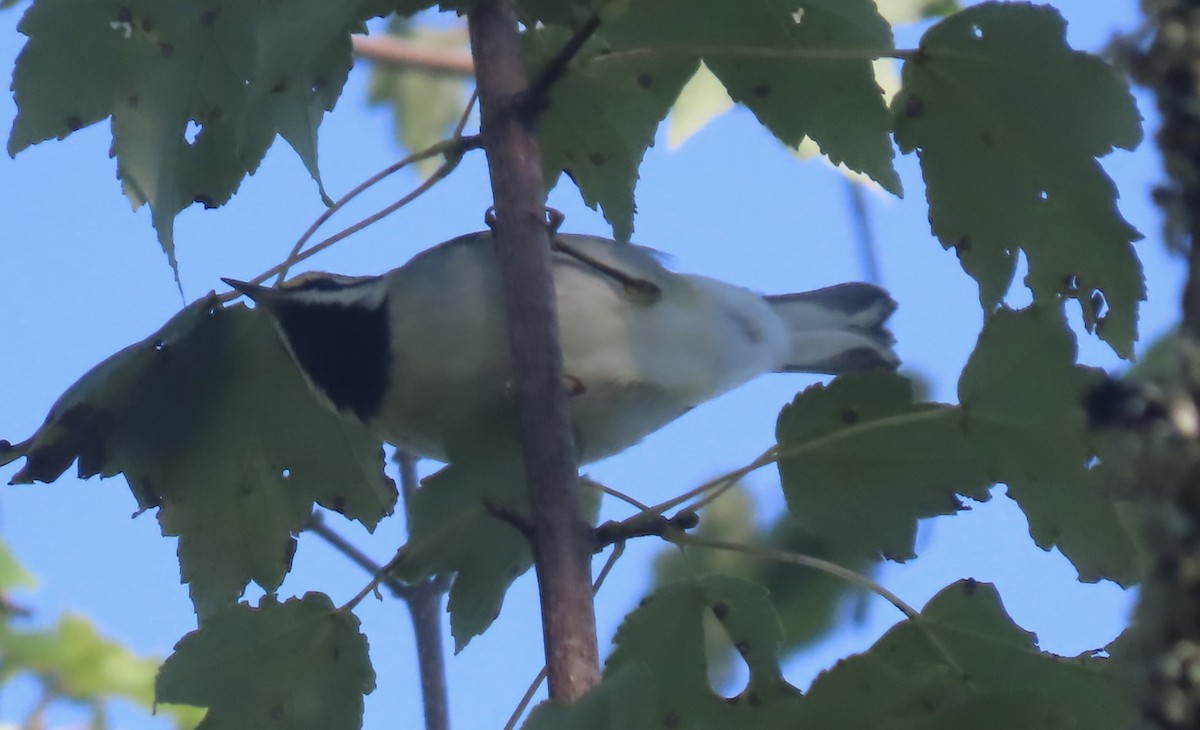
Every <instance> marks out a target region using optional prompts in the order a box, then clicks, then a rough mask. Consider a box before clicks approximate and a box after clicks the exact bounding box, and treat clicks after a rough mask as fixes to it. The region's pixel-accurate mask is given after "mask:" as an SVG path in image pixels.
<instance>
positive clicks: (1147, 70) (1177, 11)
mask: <svg viewBox="0 0 1200 730" xmlns="http://www.w3.org/2000/svg"><path fill="white" fill-rule="evenodd" d="M1143 7H1145V8H1146V10H1147V13H1148V15H1149V19H1150V21H1151V23H1152V24H1153V30H1154V38H1153V41H1152V42H1151V44H1150V46H1149V48H1148V49H1146V50H1145V52H1144V53H1140V54H1139V55H1136V57H1135V59H1134V64H1133V65H1134V72H1135V75H1136V76H1137V77H1138V80H1139V81H1140V82H1141V83H1143V84H1145V85H1147V86H1149V87H1151V88H1152V90H1153V91H1154V94H1155V97H1156V100H1157V103H1158V109H1159V112H1160V113H1161V114H1162V127H1161V128H1160V130H1159V132H1158V135H1157V141H1158V144H1159V147H1160V149H1161V151H1162V155H1163V162H1164V167H1165V169H1166V172H1167V176H1168V180H1167V182H1166V184H1165V185H1164V186H1163V187H1162V188H1160V189H1159V190H1158V191H1156V197H1157V198H1158V200H1159V202H1160V204H1162V206H1163V209H1164V213H1165V219H1166V221H1165V230H1166V233H1167V241H1168V243H1169V244H1170V245H1172V247H1175V248H1180V249H1183V250H1187V251H1188V252H1189V253H1188V276H1187V283H1186V284H1185V288H1184V294H1183V302H1182V305H1183V312H1182V317H1181V320H1182V326H1181V328H1180V340H1181V347H1180V350H1179V352H1180V362H1179V364H1178V371H1177V372H1176V373H1174V375H1173V380H1171V381H1169V382H1163V383H1160V384H1158V385H1159V388H1160V392H1155V393H1150V392H1143V393H1141V394H1140V396H1142V397H1145V398H1147V399H1149V400H1150V402H1151V403H1153V404H1155V405H1154V407H1153V408H1150V407H1149V406H1148V407H1147V411H1146V412H1147V413H1153V414H1155V416H1156V417H1146V418H1144V420H1143V422H1142V423H1140V424H1139V425H1140V431H1139V432H1138V433H1137V434H1136V438H1137V443H1138V446H1137V453H1138V454H1139V459H1138V464H1137V474H1138V477H1137V479H1138V484H1137V487H1138V490H1139V492H1140V493H1141V494H1140V496H1141V497H1142V498H1143V499H1142V507H1143V509H1144V517H1145V527H1146V529H1145V535H1146V542H1147V544H1148V546H1149V547H1150V549H1151V551H1152V553H1153V557H1154V560H1153V565H1152V567H1151V570H1150V573H1149V574H1148V575H1147V576H1146V580H1145V582H1144V584H1143V587H1142V598H1141V601H1140V602H1139V605H1138V608H1137V612H1136V614H1135V615H1134V626H1135V631H1136V633H1135V635H1134V648H1133V651H1132V653H1131V659H1132V666H1133V668H1134V671H1135V673H1136V679H1137V682H1138V690H1139V695H1140V696H1139V702H1140V705H1141V716H1142V719H1143V723H1144V725H1145V726H1147V727H1152V728H1162V729H1168V728H1169V729H1171V730H1184V729H1185V728H1188V729H1191V728H1196V727H1200V443H1198V441H1197V437H1198V435H1200V434H1198V433H1197V422H1196V417H1197V410H1196V403H1197V399H1198V398H1200V356H1198V353H1200V2H1197V1H1196V0H1159V1H1158V2H1154V3H1143Z"/></svg>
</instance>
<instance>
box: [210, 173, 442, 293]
mask: <svg viewBox="0 0 1200 730" xmlns="http://www.w3.org/2000/svg"><path fill="white" fill-rule="evenodd" d="M460 160H461V158H459V157H455V158H452V159H448V160H446V161H445V162H443V163H442V164H441V166H440V167H439V168H438V169H437V170H435V171H434V173H433V174H432V175H430V176H429V177H428V178H427V179H426V180H425V181H424V182H422V183H421V184H420V185H418V186H417V187H416V188H414V189H413V190H412V192H410V193H409V194H408V195H405V196H404V197H403V198H401V199H400V200H397V201H396V202H395V203H392V204H391V205H389V206H387V207H386V208H382V209H380V210H379V211H377V212H376V213H374V214H372V215H370V216H367V217H366V218H364V219H362V220H360V221H359V222H358V223H355V224H354V225H352V226H350V227H349V228H344V229H342V230H341V231H338V232H337V233H335V234H333V235H332V236H330V237H329V238H326V239H325V240H323V241H321V242H320V243H318V244H316V245H315V246H312V247H311V248H308V249H305V250H304V251H301V252H300V253H298V254H296V255H295V256H292V257H290V258H289V260H287V261H284V262H282V263H280V264H277V265H275V266H272V267H271V268H269V269H267V270H266V271H264V272H263V273H261V274H259V275H258V276H256V277H254V278H253V279H251V280H250V283H251V284H261V283H262V282H264V281H266V280H267V279H269V278H271V277H272V276H275V275H276V274H279V273H281V272H284V271H286V270H287V269H288V268H290V267H291V266H294V265H295V264H298V263H300V262H301V261H304V260H306V259H309V258H312V257H313V256H316V255H317V254H319V253H321V252H322V251H324V250H325V249H327V248H329V247H330V246H332V245H333V244H335V243H337V242H338V241H341V240H342V239H343V238H346V237H348V236H352V235H354V234H355V233H358V232H359V231H361V230H363V229H364V228H366V227H368V226H370V225H373V224H375V223H378V222H379V221H380V220H382V219H384V218H386V217H388V216H389V215H391V214H392V213H395V212H396V211H397V210H399V209H401V208H403V207H404V206H406V205H408V204H409V203H411V202H412V201H413V200H415V199H416V198H417V197H419V196H421V195H423V194H424V193H425V192H426V191H428V190H429V189H430V188H431V187H433V186H434V185H436V184H437V183H438V182H439V181H440V180H441V179H442V178H444V177H446V176H447V175H449V174H450V173H451V172H452V171H453V170H454V168H455V167H457V166H458V163H459V161H460ZM239 296H241V293H240V292H238V291H230V292H225V293H224V294H221V295H218V296H217V301H218V302H220V303H222V304H224V303H226V302H229V301H232V300H234V299H237V298H238V297H239Z"/></svg>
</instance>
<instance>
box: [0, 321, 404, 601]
mask: <svg viewBox="0 0 1200 730" xmlns="http://www.w3.org/2000/svg"><path fill="white" fill-rule="evenodd" d="M6 447H7V448H6ZM21 456H24V457H26V463H25V465H24V467H23V468H22V469H21V470H20V471H19V472H17V474H16V475H14V476H13V482H14V483H30V482H33V481H43V482H49V481H53V480H55V479H57V478H58V477H59V475H61V474H62V473H63V472H64V471H65V470H66V469H67V467H69V466H70V465H71V463H72V462H74V461H75V460H76V459H77V458H78V460H79V474H80V476H81V477H85V478H86V477H90V476H92V475H95V474H100V475H101V476H105V477H107V476H113V475H115V474H118V473H122V472H123V473H124V474H125V476H126V479H127V480H128V482H129V486H130V489H131V490H132V491H133V494H134V496H135V497H136V498H137V500H138V504H139V505H140V506H141V508H142V509H150V508H152V507H158V508H159V511H158V520H159V523H160V525H161V526H162V531H163V534H164V535H178V536H179V560H180V568H181V571H182V575H183V579H184V580H185V581H187V582H188V583H189V586H190V590H191V595H192V601H193V602H194V603H195V605H196V610H197V613H199V614H200V615H201V616H205V615H207V614H209V613H211V612H212V611H213V610H215V609H216V608H218V607H220V606H222V605H224V604H228V603H230V602H232V601H234V600H236V599H237V597H238V596H239V595H241V592H242V589H243V588H244V587H245V586H246V584H247V582H248V581H250V580H254V581H255V582H257V583H258V584H259V585H261V586H262V587H263V588H264V589H266V590H267V591H273V590H275V588H277V587H278V586H279V584H280V582H281V581H282V580H283V577H284V575H285V574H286V573H287V571H288V569H289V568H290V566H291V557H292V553H293V551H294V549H295V537H294V536H295V534H296V533H297V532H299V530H300V528H301V526H302V525H303V524H304V522H305V521H306V520H307V519H308V516H309V514H310V513H311V512H312V508H313V502H314V501H315V502H318V503H320V504H321V505H323V506H325V507H328V508H330V509H335V510H337V511H339V512H341V513H342V514H344V515H346V516H347V517H349V518H351V519H356V520H358V521H360V522H362V523H363V524H364V525H365V526H366V527H367V528H368V529H374V527H375V524H376V523H377V522H378V521H379V519H380V518H381V517H383V516H385V515H388V514H390V513H391V510H392V506H393V505H394V504H395V501H396V489H395V485H394V484H392V482H391V480H389V479H388V478H387V477H386V476H384V474H383V471H382V467H383V459H382V456H383V451H382V448H381V445H380V443H379V441H378V440H376V439H374V438H372V437H371V436H370V435H368V433H367V432H366V430H365V429H364V428H363V427H362V426H359V425H356V424H353V423H351V422H349V421H346V420H344V419H342V418H340V417H338V416H337V415H335V414H334V413H333V412H332V411H331V410H329V409H328V408H326V407H325V406H324V405H323V404H321V403H320V402H318V401H317V399H316V398H315V397H314V396H313V395H312V393H311V391H310V390H309V389H308V387H307V385H306V384H305V382H304V380H303V377H302V376H301V375H300V373H299V371H298V370H297V369H296V366H295V363H294V362H293V361H292V359H291V357H290V356H289V355H288V354H287V352H286V351H285V350H284V347H283V345H282V343H281V342H280V341H279V338H278V335H277V334H276V331H275V328H274V326H273V325H272V324H271V321H270V319H269V318H268V317H267V316H266V315H264V314H260V313H259V312H258V311H257V310H255V311H251V310H249V309H247V308H245V307H244V306H241V305H237V306H233V307H228V308H223V309H222V308H219V307H217V306H216V305H215V304H214V302H213V301H212V300H201V301H199V302H196V303H195V304H192V305H191V306H189V307H187V308H186V309H184V310H183V311H182V312H180V313H179V314H178V315H176V316H175V317H174V318H173V319H172V320H171V321H170V322H168V323H167V324H166V325H165V326H164V327H163V328H162V329H161V330H159V331H158V332H157V333H155V334H153V335H151V336H150V337H149V338H147V339H146V340H144V341H142V342H140V343H137V344H135V345H132V346H130V347H128V348H126V349H124V350H122V351H121V352H119V353H117V354H116V355H114V356H112V357H110V358H109V359H108V360H105V361H104V362H102V363H100V364H99V365H98V366H96V367H95V368H93V369H92V370H91V371H90V372H89V373H87V374H86V375H84V376H83V377H82V378H80V380H79V381H78V382H77V383H76V384H75V385H73V386H71V388H70V389H68V390H67V392H66V393H64V394H63V396H62V397H61V398H59V400H58V402H57V403H55V405H54V407H53V408H52V409H51V412H50V415H49V416H48V417H47V420H46V423H45V424H43V425H42V427H41V428H39V429H38V431H37V433H36V434H34V436H33V437H32V438H31V439H30V440H29V441H27V442H25V443H23V444H18V445H17V446H9V445H8V444H7V443H6V442H0V465H2V464H6V463H8V462H11V461H13V460H15V459H17V458H18V457H21Z"/></svg>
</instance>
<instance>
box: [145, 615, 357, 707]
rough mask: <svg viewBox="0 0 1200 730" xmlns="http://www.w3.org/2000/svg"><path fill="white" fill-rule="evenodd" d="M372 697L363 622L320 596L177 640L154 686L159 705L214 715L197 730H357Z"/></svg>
mask: <svg viewBox="0 0 1200 730" xmlns="http://www.w3.org/2000/svg"><path fill="white" fill-rule="evenodd" d="M374 689H375V672H374V670H373V669H372V668H371V660H370V658H369V657H368V656H367V637H365V636H363V634H362V633H361V631H360V630H359V622H358V619H357V618H356V617H355V616H354V614H352V613H350V612H348V611H341V610H338V609H337V608H335V607H334V605H333V602H332V601H330V600H329V597H328V596H326V595H324V594H321V593H307V594H305V596H304V597H303V598H292V599H289V600H288V601H286V602H285V603H278V602H277V601H276V600H275V599H274V598H272V597H271V596H265V597H264V598H263V599H262V601H260V603H259V605H258V607H257V608H252V607H251V606H248V605H246V604H244V603H239V604H236V605H233V606H227V607H225V608H224V609H222V610H221V611H220V612H218V613H216V614H214V615H213V616H211V617H209V618H208V619H207V620H206V621H204V622H203V623H202V624H201V625H200V628H199V629H197V630H196V631H193V632H192V633H190V634H188V635H187V636H185V637H183V638H182V639H180V641H179V643H178V644H176V645H175V653H174V654H172V655H171V656H170V657H168V658H167V661H166V662H164V663H163V665H162V669H161V670H160V671H159V674H158V681H157V683H156V686H155V690H156V698H157V700H158V701H159V702H175V703H179V704H185V705H195V706H198V707H207V708H208V714H207V715H206V716H205V718H204V721H203V722H202V723H200V730H215V729H216V728H261V727H267V726H270V727H277V728H281V729H288V730H310V729H311V730H318V729H319V730H342V729H344V730H358V728H359V727H361V726H362V713H363V695H365V694H369V693H370V692H371V691H373V690H374Z"/></svg>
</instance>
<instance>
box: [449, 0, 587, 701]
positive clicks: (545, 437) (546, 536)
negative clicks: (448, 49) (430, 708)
mask: <svg viewBox="0 0 1200 730" xmlns="http://www.w3.org/2000/svg"><path fill="white" fill-rule="evenodd" d="M469 26H470V35H471V52H472V55H473V56H474V59H475V68H476V79H477V83H478V88H479V108H480V117H481V120H482V124H481V134H482V137H483V141H484V148H485V150H486V152H487V158H488V168H489V170H490V174H491V180H492V194H493V198H494V200H495V211H496V223H495V227H494V229H495V234H496V255H497V259H498V261H499V264H500V272H501V276H502V279H503V284H504V300H505V301H504V308H505V314H506V315H507V319H508V328H509V341H510V345H511V347H510V350H511V354H512V363H513V371H514V377H515V386H516V396H517V408H518V421H519V425H520V434H521V444H522V450H523V456H524V461H525V473H526V476H527V478H528V481H529V493H530V503H531V507H532V517H533V534H532V536H531V538H532V542H533V556H534V562H535V565H536V568H537V576H538V588H539V592H540V595H541V607H542V633H543V639H544V641H545V645H546V666H547V674H548V677H549V683H550V696H551V697H554V698H557V699H563V700H574V699H577V698H579V697H580V696H582V695H583V694H584V693H586V692H587V690H588V689H590V688H591V687H592V686H594V685H595V684H596V683H597V682H598V681H599V652H598V649H597V644H596V619H595V612H594V609H593V606H592V589H591V557H592V549H591V548H592V542H591V539H590V538H591V532H590V527H589V525H588V524H587V522H586V520H585V519H584V516H583V511H582V507H581V501H580V498H579V497H580V487H579V478H578V473H577V472H578V466H577V464H576V461H575V444H574V438H573V434H572V431H571V423H570V419H569V415H568V412H567V391H566V388H565V386H564V382H565V381H564V378H563V371H562V348H561V346H560V344H559V339H558V313H557V310H556V304H555V299H554V281H553V279H552V277H551V268H550V267H551V264H550V235H549V229H548V228H547V225H546V216H545V208H544V204H545V184H544V183H543V180H542V171H541V155H540V153H539V151H538V143H537V137H536V136H535V134H534V132H533V129H532V126H531V124H530V120H528V119H525V118H523V116H522V112H521V105H520V103H519V102H520V100H521V98H522V94H523V93H524V92H525V91H526V89H527V88H528V86H529V82H528V79H527V77H526V74H525V64H524V59H523V55H522V50H521V38H520V35H519V33H518V30H517V21H516V15H515V12H514V9H513V5H512V0H480V2H479V3H478V5H477V6H476V8H475V10H473V11H472V12H471V14H470V16H469Z"/></svg>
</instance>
